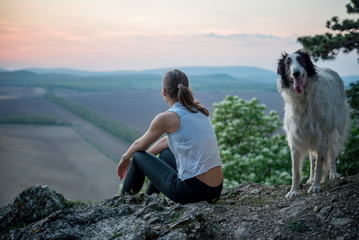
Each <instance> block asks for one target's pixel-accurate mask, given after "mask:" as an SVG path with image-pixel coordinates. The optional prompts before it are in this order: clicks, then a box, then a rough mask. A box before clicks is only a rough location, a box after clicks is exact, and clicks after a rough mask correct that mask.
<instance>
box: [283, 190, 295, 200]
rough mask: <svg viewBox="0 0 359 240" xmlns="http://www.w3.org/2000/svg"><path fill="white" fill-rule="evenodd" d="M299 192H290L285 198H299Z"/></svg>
mask: <svg viewBox="0 0 359 240" xmlns="http://www.w3.org/2000/svg"><path fill="white" fill-rule="evenodd" d="M297 194H298V192H297V191H290V192H289V193H287V195H286V196H285V197H286V198H288V199H293V198H295V197H296V196H297Z"/></svg>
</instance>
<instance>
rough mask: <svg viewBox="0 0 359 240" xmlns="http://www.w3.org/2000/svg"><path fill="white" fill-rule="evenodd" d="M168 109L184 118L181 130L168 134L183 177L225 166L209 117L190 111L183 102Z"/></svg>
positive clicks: (186, 177) (181, 118)
mask: <svg viewBox="0 0 359 240" xmlns="http://www.w3.org/2000/svg"><path fill="white" fill-rule="evenodd" d="M168 111H170V112H175V113H176V114H177V115H178V116H179V118H180V120H181V126H180V127H179V129H178V130H177V131H176V132H174V133H172V134H167V136H168V145H169V148H170V149H171V151H172V152H173V154H174V156H175V158H176V164H177V171H178V177H179V179H181V180H186V179H189V178H193V177H195V176H197V175H200V174H202V173H205V172H207V171H208V170H210V169H211V168H214V167H217V166H223V163H222V161H221V158H220V156H219V151H218V144H217V138H216V135H215V133H214V130H213V127H212V124H211V121H210V119H209V117H207V116H206V115H204V114H203V113H201V112H197V113H192V112H190V111H188V110H187V109H186V107H184V106H182V104H181V103H180V102H176V103H175V104H174V105H173V106H172V107H171V108H170V109H168Z"/></svg>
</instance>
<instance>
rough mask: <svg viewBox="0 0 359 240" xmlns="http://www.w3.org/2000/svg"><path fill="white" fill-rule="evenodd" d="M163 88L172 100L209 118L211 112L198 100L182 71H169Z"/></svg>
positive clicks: (164, 78) (164, 79) (165, 76)
mask: <svg viewBox="0 0 359 240" xmlns="http://www.w3.org/2000/svg"><path fill="white" fill-rule="evenodd" d="M163 88H164V90H165V91H166V93H167V94H168V95H169V97H170V98H171V99H174V100H177V101H179V102H180V103H181V104H182V105H183V106H185V107H186V108H187V109H188V110H189V111H191V112H193V113H196V112H198V111H200V112H201V113H203V114H205V115H206V116H209V111H208V110H207V109H206V108H205V107H204V106H203V105H202V104H201V103H200V102H199V101H197V100H195V99H194V96H193V93H192V91H191V89H190V88H189V82H188V78H187V76H186V74H185V73H184V72H182V71H180V70H177V69H174V70H171V71H168V72H167V73H166V74H165V75H164V77H163Z"/></svg>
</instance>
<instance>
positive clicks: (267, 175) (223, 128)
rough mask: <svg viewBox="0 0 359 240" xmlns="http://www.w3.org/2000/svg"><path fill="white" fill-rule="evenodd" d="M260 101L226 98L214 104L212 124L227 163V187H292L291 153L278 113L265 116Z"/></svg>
mask: <svg viewBox="0 0 359 240" xmlns="http://www.w3.org/2000/svg"><path fill="white" fill-rule="evenodd" d="M265 109H266V106H265V105H259V101H258V100H257V99H252V100H251V101H245V100H242V99H240V98H238V97H237V96H226V97H225V99H224V100H223V101H221V102H219V103H215V104H214V111H213V115H212V124H213V128H214V131H215V133H216V135H217V140H218V147H219V151H220V155H221V158H222V161H223V163H224V165H225V166H224V168H223V172H224V178H225V180H224V184H225V186H226V187H232V186H236V185H238V184H240V183H241V182H243V181H251V182H258V183H262V184H266V185H273V184H290V183H291V175H290V172H291V158H290V150H289V147H288V145H287V141H286V138H285V135H284V134H279V133H278V131H279V129H280V128H281V126H282V122H281V121H280V118H279V115H278V113H277V112H275V111H271V112H270V113H269V114H265V112H264V111H265Z"/></svg>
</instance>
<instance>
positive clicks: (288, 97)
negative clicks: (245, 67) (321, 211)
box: [277, 50, 350, 198]
mask: <svg viewBox="0 0 359 240" xmlns="http://www.w3.org/2000/svg"><path fill="white" fill-rule="evenodd" d="M277 73H278V75H280V78H279V79H278V81H277V86H278V90H279V92H280V93H281V95H282V97H283V99H284V102H285V109H284V110H285V116H284V129H285V131H286V133H287V140H288V144H289V147H290V150H291V158H292V188H291V190H290V192H289V193H288V194H287V198H293V197H295V196H296V195H297V191H298V185H299V182H300V175H301V171H302V159H303V158H304V157H305V156H308V155H309V157H310V163H311V169H310V170H311V171H310V179H309V180H308V183H312V185H311V187H310V188H309V190H308V192H319V191H320V182H321V181H322V180H324V179H325V178H326V176H327V173H328V168H329V172H330V174H329V177H330V178H331V179H332V178H336V177H339V174H337V172H336V165H335V161H336V157H337V155H338V154H339V153H340V151H342V150H343V147H344V144H345V141H346V139H347V134H348V127H349V121H350V118H349V110H348V107H347V103H346V98H345V92H344V85H343V81H342V79H341V78H340V77H339V75H338V74H337V73H336V72H334V71H332V70H331V69H321V68H318V67H316V66H314V64H313V62H312V61H311V59H310V55H309V54H308V53H307V52H305V51H303V50H298V51H296V52H295V53H293V54H287V53H283V54H282V57H281V58H280V59H279V60H278V70H277Z"/></svg>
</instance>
